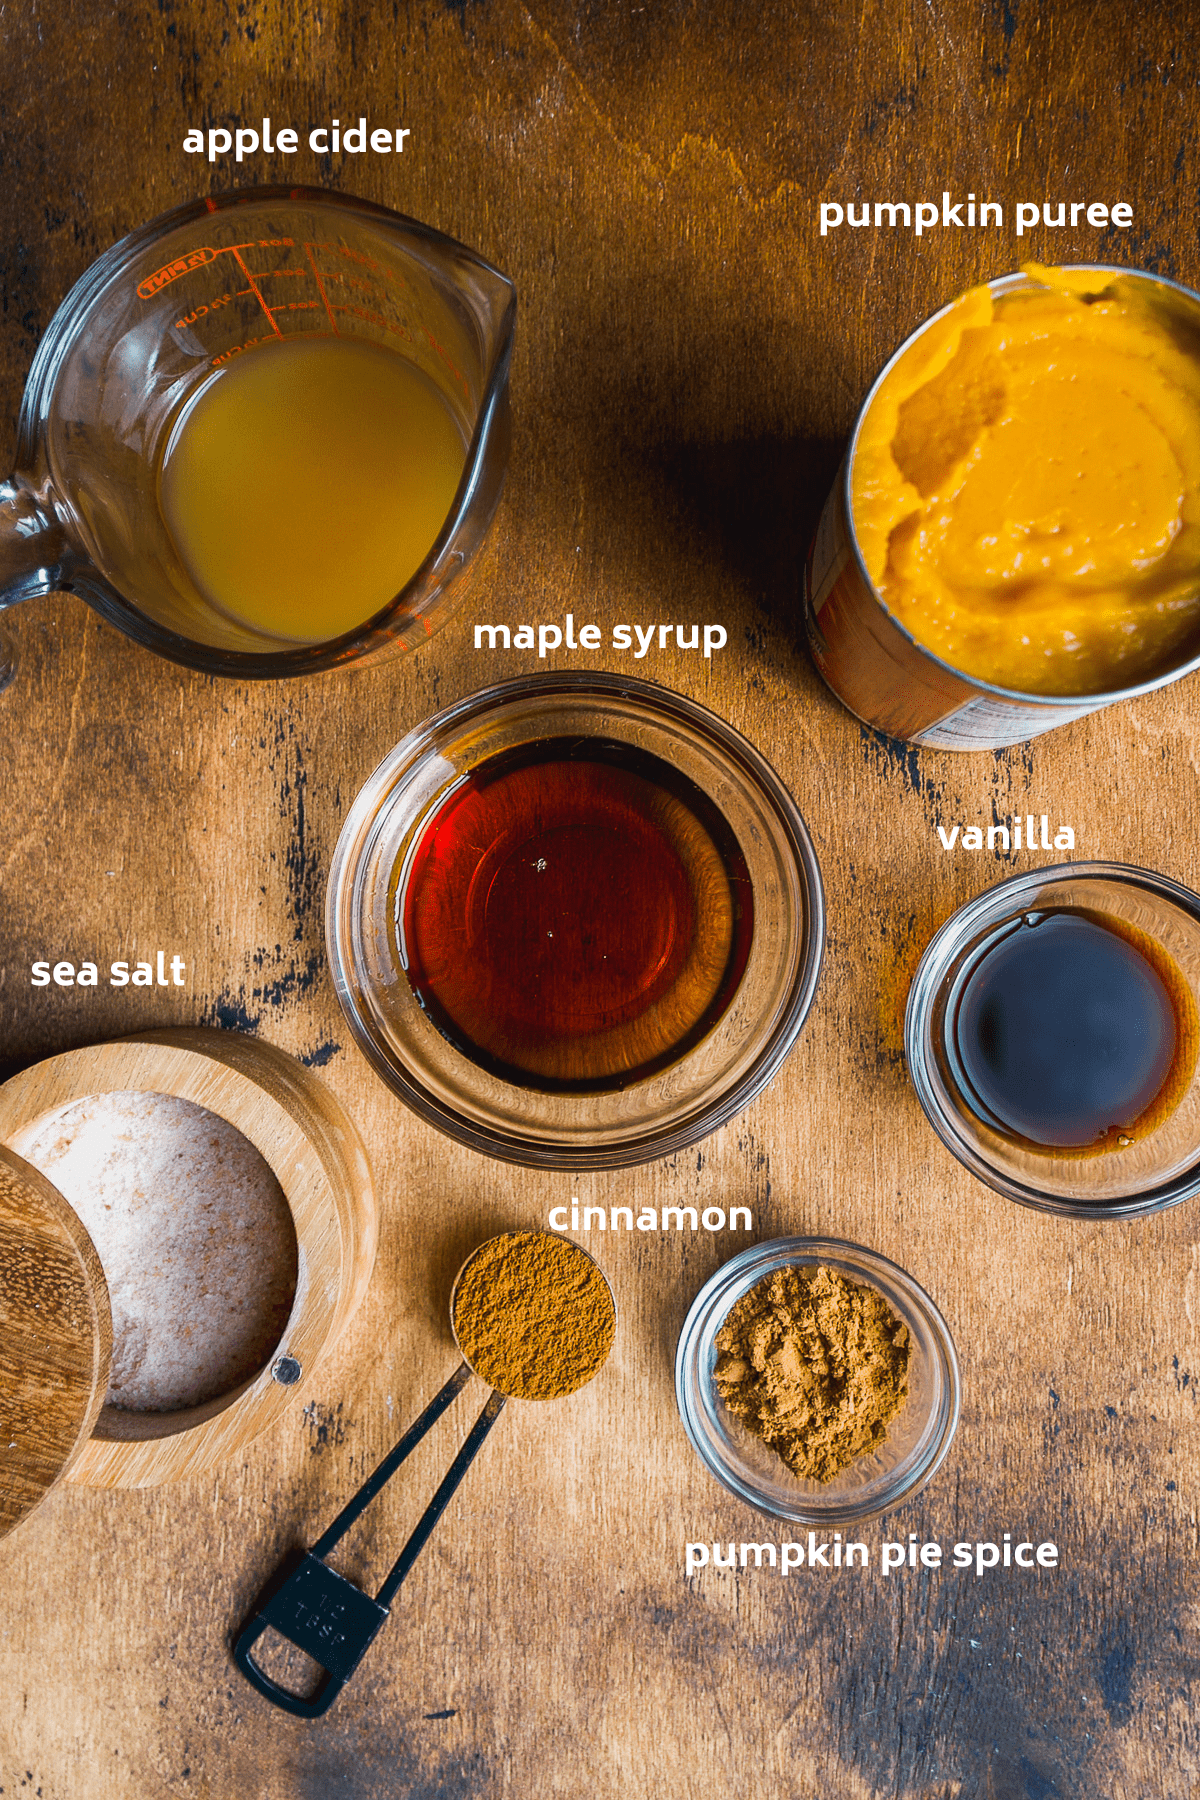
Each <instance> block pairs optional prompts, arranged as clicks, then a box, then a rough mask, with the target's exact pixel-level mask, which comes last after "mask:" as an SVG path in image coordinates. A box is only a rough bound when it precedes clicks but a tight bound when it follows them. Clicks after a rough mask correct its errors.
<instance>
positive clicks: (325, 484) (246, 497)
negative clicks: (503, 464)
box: [159, 335, 467, 643]
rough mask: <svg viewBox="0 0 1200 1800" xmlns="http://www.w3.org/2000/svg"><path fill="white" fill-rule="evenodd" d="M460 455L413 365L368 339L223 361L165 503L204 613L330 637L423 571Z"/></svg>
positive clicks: (179, 441) (301, 636) (272, 349)
mask: <svg viewBox="0 0 1200 1800" xmlns="http://www.w3.org/2000/svg"><path fill="white" fill-rule="evenodd" d="M466 456H467V443H466V439H465V437H464V435H463V431H462V429H461V427H460V425H459V422H458V420H457V419H456V418H455V416H454V414H453V412H452V411H451V409H450V407H449V405H448V403H447V402H446V400H445V399H444V398H443V396H442V394H441V393H440V392H439V391H438V389H437V388H436V387H435V385H434V383H433V382H432V380H431V379H430V378H429V377H428V376H427V375H426V374H424V373H423V371H422V370H421V369H419V368H418V367H417V366H416V364H415V363H412V362H410V361H408V359H407V358H406V357H404V356H402V355H398V354H396V353H395V352H393V351H390V350H387V349H385V348H383V347H382V346H381V345H378V344H374V343H370V342H368V341H365V340H362V339H355V338H347V337H318V336H311V337H310V336H307V335H306V336H298V337H290V338H285V339H283V340H282V341H276V342H268V343H264V344H260V345H257V346H255V347H253V348H251V349H249V350H247V351H245V352H243V353H242V354H241V355H239V356H237V357H235V358H234V359H233V360H232V361H230V362H228V363H224V364H222V366H221V367H219V368H218V369H217V370H216V371H215V372H214V373H213V374H212V375H211V376H210V377H209V379H208V380H207V381H205V382H204V384H203V385H202V386H201V387H200V388H199V390H198V391H197V392H196V393H195V395H194V396H193V397H192V398H191V399H190V400H189V402H188V403H187V404H186V405H185V406H184V408H183V409H182V411H181V413H180V415H179V418H178V419H177V420H176V421H175V424H174V427H173V429H172V431H171V433H170V437H169V439H168V442H167V448H166V452H165V455H164V457H163V461H162V466H161V470H160V475H159V504H160V508H161V512H162V516H163V520H164V523H165V524H166V527H167V531H168V532H169V534H170V537H171V540H172V543H173V544H174V547H175V550H176V552H177V554H178V556H179V559H180V561H181V562H182V563H183V565H184V568H185V569H186V570H187V573H188V575H189V576H190V578H191V580H192V582H193V583H194V585H195V586H196V588H197V589H198V590H199V592H200V593H201V595H202V596H203V597H204V599H205V600H207V601H208V603H209V604H210V605H211V606H213V607H215V608H216V609H217V610H218V611H220V612H222V613H225V614H226V615H227V616H229V617H231V618H233V619H235V620H237V621H238V622H239V623H241V624H244V625H248V626H250V627H251V628H252V629H254V630H256V631H259V632H262V633H264V634H266V635H268V636H270V637H274V638H278V639H281V640H283V641H285V642H289V643H322V642H327V641H328V640H330V639H332V638H338V637H341V636H342V635H343V634H344V633H347V632H351V631H354V630H356V629H357V628H358V627H359V626H360V625H362V624H363V623H364V622H365V621H366V620H368V619H370V618H372V617H373V616H374V615H375V614H376V613H378V612H379V611H381V609H382V608H383V607H385V606H387V605H388V603H389V602H390V601H391V600H393V599H394V598H395V596H396V595H397V594H398V593H399V592H400V590H401V589H402V588H403V587H404V586H405V584H406V583H407V582H408V581H409V580H411V578H412V576H413V575H415V574H416V572H417V570H418V569H419V568H420V566H421V564H422V563H423V562H424V560H425V558H426V556H427V555H428V554H429V552H430V550H431V549H432V548H433V545H434V542H435V541H436V539H437V536H438V534H439V532H440V531H441V529H442V526H443V525H444V523H445V521H446V519H447V517H448V516H449V513H450V508H451V506H452V504H453V501H454V496H455V493H456V492H457V489H458V485H459V482H460V480H461V479H462V473H463V468H464V466H465V463H466Z"/></svg>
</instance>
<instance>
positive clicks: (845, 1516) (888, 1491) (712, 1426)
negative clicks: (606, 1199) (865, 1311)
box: [675, 1238, 961, 1530]
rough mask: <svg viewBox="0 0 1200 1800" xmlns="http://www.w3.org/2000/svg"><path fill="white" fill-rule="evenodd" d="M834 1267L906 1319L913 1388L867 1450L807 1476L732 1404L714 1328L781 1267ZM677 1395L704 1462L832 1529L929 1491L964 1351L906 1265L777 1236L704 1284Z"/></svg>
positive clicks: (759, 1497)
mask: <svg viewBox="0 0 1200 1800" xmlns="http://www.w3.org/2000/svg"><path fill="white" fill-rule="evenodd" d="M818 1267H823V1268H828V1269H834V1270H836V1272H837V1273H838V1274H839V1275H844V1276H845V1277H846V1278H847V1279H848V1280H850V1281H856V1282H858V1283H860V1284H861V1285H862V1286H864V1287H871V1288H874V1289H875V1290H876V1292H877V1293H880V1294H882V1295H883V1297H884V1299H885V1300H886V1301H887V1303H888V1305H889V1306H890V1307H891V1309H892V1311H893V1312H894V1313H895V1314H896V1316H897V1318H899V1319H901V1320H902V1321H903V1323H904V1324H905V1325H907V1326H908V1330H909V1339H910V1342H911V1345H912V1351H911V1355H910V1358H909V1365H908V1398H907V1400H906V1401H905V1402H904V1405H903V1406H902V1407H901V1408H900V1411H899V1412H898V1413H897V1414H896V1416H895V1418H894V1419H893V1420H892V1422H891V1424H890V1425H889V1426H888V1430H887V1436H886V1437H885V1439H884V1441H883V1443H882V1444H880V1446H879V1448H878V1449H877V1450H875V1451H873V1452H872V1453H871V1454H870V1455H869V1456H860V1457H859V1458H858V1459H857V1460H856V1461H854V1462H852V1463H849V1464H848V1465H847V1467H846V1468H844V1469H843V1470H842V1471H841V1473H840V1474H838V1475H837V1476H835V1477H834V1479H833V1480H832V1481H827V1482H821V1481H802V1480H801V1479H800V1477H799V1476H798V1475H793V1473H792V1471H791V1470H790V1469H789V1468H788V1466H787V1464H786V1463H785V1462H784V1461H783V1460H782V1458H781V1457H780V1456H778V1455H777V1453H776V1452H775V1451H774V1450H772V1449H771V1448H770V1446H769V1445H767V1444H764V1443H763V1442H762V1441H761V1439H759V1438H756V1437H754V1436H753V1434H752V1433H751V1432H749V1431H748V1430H747V1429H746V1427H745V1426H744V1425H743V1424H742V1422H741V1420H740V1419H735V1418H734V1417H733V1415H732V1414H731V1413H730V1412H728V1411H727V1410H726V1408H725V1403H724V1401H723V1400H722V1399H721V1396H720V1395H719V1394H718V1392H717V1389H716V1385H715V1383H714V1381H713V1370H714V1368H715V1367H716V1362H717V1347H716V1336H717V1332H718V1331H719V1330H720V1329H721V1326H722V1325H723V1324H724V1323H725V1321H726V1319H727V1318H728V1317H729V1314H730V1312H731V1310H732V1308H733V1307H734V1306H735V1305H736V1303H737V1302H738V1301H739V1300H740V1299H741V1298H742V1296H743V1295H744V1294H747V1293H749V1291H750V1289H751V1288H752V1287H754V1286H755V1285H756V1284H757V1283H758V1282H760V1281H762V1280H763V1279H764V1277H766V1276H768V1275H772V1274H774V1273H775V1271H776V1270H777V1269H795V1268H811V1269H816V1268H818ZM675 1397H676V1399H677V1401H678V1403H679V1415H680V1417H681V1418H682V1420H683V1425H684V1430H685V1431H686V1432H687V1434H688V1436H689V1438H690V1439H691V1440H692V1444H693V1447H694V1448H695V1450H696V1452H697V1454H698V1455H699V1457H700V1460H701V1462H703V1463H704V1465H705V1467H706V1468H707V1469H708V1470H709V1473H710V1474H712V1475H715V1476H716V1478H717V1480H718V1481H719V1482H721V1484H722V1485H723V1486H724V1487H727V1488H728V1489H729V1491H730V1493H731V1494H736V1495H737V1497H738V1499H739V1500H745V1501H747V1502H748V1503H749V1504H750V1505H751V1506H755V1507H757V1508H758V1510H759V1511H760V1512H764V1513H770V1514H771V1516H772V1517H773V1518H776V1519H792V1520H794V1521H795V1522H796V1523H797V1524H800V1525H810V1526H813V1527H814V1528H816V1529H818V1530H829V1529H832V1528H834V1527H838V1526H842V1525H861V1524H865V1523H866V1521H867V1520H869V1519H873V1518H876V1517H878V1515H879V1514H880V1513H883V1512H890V1511H891V1510H892V1509H893V1508H894V1507H897V1506H900V1505H901V1504H902V1503H903V1502H904V1501H905V1500H910V1499H911V1498H912V1497H913V1495H914V1494H917V1493H919V1492H920V1491H921V1489H922V1488H923V1487H925V1485H926V1484H927V1483H928V1482H929V1481H931V1480H932V1478H933V1476H934V1474H935V1473H936V1472H937V1470H938V1469H940V1468H941V1466H942V1463H943V1462H944V1461H945V1459H946V1455H947V1452H948V1451H949V1449H950V1443H951V1440H952V1438H953V1437H954V1433H955V1430H956V1428H957V1426H958V1412H959V1403H960V1397H961V1396H960V1388H959V1378H958V1359H957V1357H956V1356H955V1354H954V1344H953V1341H952V1339H951V1337H950V1332H949V1330H948V1329H947V1326H946V1321H945V1320H944V1319H943V1318H942V1315H941V1313H940V1312H939V1311H938V1309H937V1307H936V1306H935V1305H934V1304H933V1301H932V1300H931V1299H930V1298H929V1295H928V1294H927V1293H926V1292H925V1290H924V1289H923V1288H921V1287H918V1286H917V1283H916V1282H915V1281H914V1280H913V1279H912V1276H911V1275H906V1274H905V1272H904V1270H903V1269H900V1268H897V1266H896V1264H895V1263H893V1262H889V1261H888V1259H887V1257H885V1256H878V1255H876V1253H875V1252H874V1251H873V1250H864V1249H863V1248H862V1247H861V1246H860V1245H858V1244H847V1243H844V1242H843V1241H842V1240H841V1239H839V1238H773V1239H772V1240H771V1241H770V1242H769V1243H766V1244H755V1245H754V1246H753V1247H752V1248H751V1249H749V1250H743V1251H742V1253H741V1255H740V1256H735V1257H734V1258H733V1259H732V1261H731V1262H727V1263H726V1264H725V1265H724V1266H723V1267H722V1268H720V1269H718V1270H717V1272H716V1274H715V1275H714V1276H713V1277H712V1279H711V1280H710V1281H708V1282H707V1283H706V1284H705V1286H704V1287H703V1288H701V1290H700V1292H699V1294H698V1295H697V1296H696V1300H695V1302H694V1304H693V1306H692V1310H691V1311H690V1312H689V1314H688V1316H687V1319H686V1321H685V1323H684V1327H683V1330H682V1332H681V1333H680V1335H679V1348H678V1350H677V1351H676V1353H675Z"/></svg>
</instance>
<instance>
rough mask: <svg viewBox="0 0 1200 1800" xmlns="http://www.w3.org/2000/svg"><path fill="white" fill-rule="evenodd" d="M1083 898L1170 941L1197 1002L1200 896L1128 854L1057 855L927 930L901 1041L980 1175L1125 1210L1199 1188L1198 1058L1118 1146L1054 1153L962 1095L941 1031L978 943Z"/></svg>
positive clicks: (1022, 1194)
mask: <svg viewBox="0 0 1200 1800" xmlns="http://www.w3.org/2000/svg"><path fill="white" fill-rule="evenodd" d="M1049 908H1054V909H1055V910H1056V911H1064V910H1071V909H1079V910H1083V911H1087V912H1089V913H1092V914H1101V915H1107V916H1108V917H1110V918H1113V919H1116V920H1119V921H1121V922H1123V923H1125V924H1127V925H1131V926H1134V927H1136V928H1137V929H1138V930H1140V931H1143V932H1145V933H1146V935H1147V936H1148V937H1151V938H1152V939H1153V940H1154V941H1155V942H1156V943H1157V944H1158V945H1160V947H1161V948H1162V949H1163V950H1164V951H1166V953H1167V955H1168V956H1169V957H1170V958H1171V960H1172V962H1173V963H1174V964H1175V966H1176V968H1177V969H1178V970H1179V972H1180V975H1181V976H1182V978H1183V979H1184V980H1185V981H1186V982H1187V985H1188V987H1189V988H1190V990H1191V993H1192V998H1193V1000H1194V1001H1195V1003H1196V1006H1197V1009H1198V1010H1200V896H1198V895H1196V894H1193V893H1192V892H1191V891H1190V890H1189V889H1188V888H1185V887H1181V886H1180V885H1179V883H1178V882H1176V881H1171V880H1169V879H1168V877H1167V876H1165V875H1155V874H1153V873H1151V871H1150V870H1148V869H1136V868H1130V867H1128V866H1127V865H1125V864H1124V863H1104V862H1095V863H1090V862H1080V863H1061V864H1058V865H1057V866H1054V865H1052V866H1050V867H1048V868H1041V869H1034V870H1031V871H1030V872H1029V874H1027V875H1015V876H1013V877H1012V879H1011V880H1009V881H1002V882H1000V883H998V885H997V886H995V887H991V888H988V889H986V890H985V892H984V893H982V894H979V895H978V896H977V897H976V898H975V899H974V900H969V901H968V902H967V904H966V905H965V906H960V907H959V909H958V911H957V912H956V913H953V914H952V915H951V917H950V918H949V919H947V921H946V923H945V924H944V925H943V926H942V927H941V929H940V930H939V931H938V932H936V934H935V935H934V937H933V938H932V939H931V940H930V943H929V947H928V949H927V950H926V951H925V954H924V956H923V957H922V958H921V961H920V964H919V966H918V968H917V973H916V975H915V976H914V978H913V984H912V987H911V988H910V989H909V995H908V1007H907V1011H906V1014H905V1020H904V1045H905V1054H906V1058H907V1062H908V1070H909V1074H910V1075H911V1076H912V1082H913V1086H914V1087H915V1088H916V1091H917V1098H918V1100H919V1101H920V1102H921V1105H922V1107H923V1108H924V1110H925V1115H926V1117H927V1118H928V1120H929V1123H930V1124H931V1125H932V1126H933V1129H934V1130H935V1131H936V1132H937V1134H938V1136H939V1137H940V1138H941V1140H942V1142H943V1144H945V1146H946V1148H947V1149H948V1150H950V1151H952V1152H953V1154H954V1155H955V1156H956V1157H957V1158H958V1160H959V1162H961V1163H963V1164H964V1165H965V1167H966V1168H968V1169H970V1171H971V1173H972V1174H973V1175H976V1176H978V1178H979V1180H980V1181H984V1182H986V1183H987V1185H988V1186H989V1187H992V1188H995V1190H996V1192H997V1193H999V1194H1004V1195H1006V1196H1007V1198H1008V1199H1010V1200H1016V1201H1018V1202H1019V1203H1020V1204H1021V1205H1022V1206H1033V1207H1037V1208H1038V1209H1039V1210H1041V1211H1043V1212H1054V1213H1063V1214H1066V1215H1068V1216H1070V1217H1073V1218H1108V1219H1120V1218H1130V1217H1132V1216H1134V1215H1136V1214H1138V1213H1148V1212H1159V1211H1161V1210H1162V1209H1163V1208H1164V1207H1167V1206H1175V1205H1178V1203H1179V1202H1180V1201H1181V1200H1188V1199H1191V1198H1192V1196H1193V1195H1195V1194H1197V1193H1200V1060H1198V1061H1197V1065H1196V1067H1195V1068H1194V1069H1193V1070H1192V1074H1191V1080H1190V1083H1189V1085H1188V1087H1187V1089H1186V1091H1185V1092H1184V1093H1183V1094H1182V1095H1181V1096H1180V1098H1179V1100H1178V1102H1177V1103H1176V1105H1175V1106H1174V1107H1173V1109H1172V1110H1171V1112H1170V1113H1169V1114H1168V1115H1167V1117H1166V1118H1165V1119H1163V1120H1162V1122H1161V1123H1160V1124H1159V1125H1158V1126H1157V1127H1156V1128H1155V1129H1153V1130H1151V1131H1150V1132H1149V1133H1148V1135H1147V1136H1145V1137H1144V1138H1142V1139H1140V1140H1137V1141H1132V1142H1130V1144H1129V1145H1128V1147H1127V1148H1125V1149H1116V1150H1106V1151H1105V1152H1104V1153H1103V1154H1100V1155H1097V1154H1095V1153H1092V1154H1085V1155H1078V1154H1072V1153H1071V1152H1069V1151H1063V1152H1060V1153H1058V1154H1055V1153H1053V1152H1048V1151H1042V1152H1038V1151H1033V1150H1026V1149H1024V1148H1022V1146H1021V1144H1020V1143H1019V1141H1016V1140H1014V1139H1011V1138H1008V1137H1005V1136H1003V1135H1002V1134H1001V1133H1000V1132H998V1131H993V1130H991V1129H990V1128H989V1127H988V1126H987V1125H986V1124H985V1123H984V1121H983V1120H982V1119H980V1118H979V1117H978V1115H977V1113H976V1112H975V1111H974V1110H973V1109H972V1108H971V1106H970V1104H969V1103H968V1101H967V1100H966V1099H965V1098H964V1097H963V1095H962V1093H961V1091H960V1089H959V1086H958V1083H957V1081H956V1079H955V1075H954V1067H953V1063H954V1059H953V1057H952V1055H951V1053H950V1049H951V1047H950V1044H949V1041H948V1034H949V1021H950V1020H951V1019H952V1018H953V1012H954V1007H955V1003H956V1000H957V996H958V993H959V991H960V989H961V987H962V985H963V983H964V982H965V981H966V979H967V977H968V976H969V975H970V973H971V971H972V969H973V967H974V965H975V960H976V955H977V952H978V951H979V950H980V949H981V948H982V947H983V945H984V944H985V943H990V942H991V941H993V940H994V935H995V933H996V931H997V929H998V928H999V927H1002V926H1003V925H1004V924H1005V923H1006V922H1008V921H1009V920H1016V919H1017V918H1019V917H1020V915H1021V914H1023V913H1031V912H1040V911H1042V910H1045V909H1049Z"/></svg>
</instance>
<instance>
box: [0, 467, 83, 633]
mask: <svg viewBox="0 0 1200 1800" xmlns="http://www.w3.org/2000/svg"><path fill="white" fill-rule="evenodd" d="M67 554H68V545H67V537H66V533H65V532H64V530H63V528H62V526H61V525H60V524H59V522H58V519H57V518H56V516H55V513H54V508H53V506H52V505H50V504H49V503H48V501H47V500H46V499H44V498H43V497H42V496H41V495H39V494H37V493H36V492H35V491H34V489H33V488H32V487H30V485H29V483H28V482H27V481H25V480H24V479H23V478H22V477H21V476H20V475H11V476H10V477H9V478H8V480H7V481H0V609H3V608H4V607H6V606H15V605H16V604H17V602H18V600H32V599H34V598H35V597H36V596H37V595H38V594H52V593H53V592H54V590H55V588H56V587H58V586H59V585H60V584H61V582H62V580H63V576H64V572H65V571H64V563H65V561H66V558H67Z"/></svg>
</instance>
